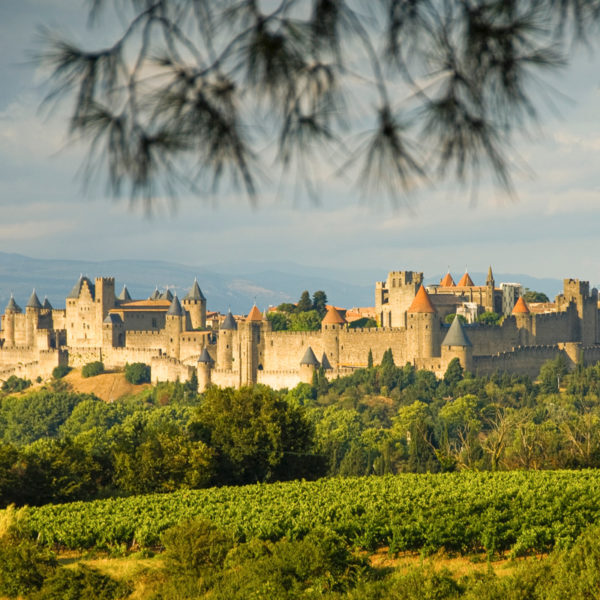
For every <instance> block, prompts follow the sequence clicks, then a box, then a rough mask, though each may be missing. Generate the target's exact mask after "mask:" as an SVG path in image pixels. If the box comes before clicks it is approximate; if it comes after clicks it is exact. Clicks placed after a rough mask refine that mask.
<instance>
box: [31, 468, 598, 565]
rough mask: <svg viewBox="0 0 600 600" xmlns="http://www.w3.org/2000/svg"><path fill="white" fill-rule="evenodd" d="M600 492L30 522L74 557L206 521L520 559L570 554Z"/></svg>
mask: <svg viewBox="0 0 600 600" xmlns="http://www.w3.org/2000/svg"><path fill="white" fill-rule="evenodd" d="M599 489H600V473H598V472H596V471H553V472H550V471H544V472H503V473H473V472H466V473H454V474H442V475H412V474H406V475H396V476H385V477H363V478H347V479H341V478H333V479H322V480H319V481H316V482H303V481H295V482H290V483H277V484H258V485H250V486H245V487H223V488H213V489H206V490H193V491H192V490H188V491H179V492H175V493H172V494H153V495H146V496H132V497H129V498H112V499H108V500H98V501H92V502H74V503H70V504H62V505H46V506H42V507H39V508H32V509H30V519H29V522H30V525H31V527H32V533H33V534H34V535H36V536H37V538H38V540H39V541H40V542H42V543H44V544H48V545H57V546H62V547H66V548H73V549H76V548H81V549H82V548H93V547H96V548H109V547H114V546H116V545H128V546H131V545H136V546H154V545H157V544H158V543H159V541H160V535H161V532H163V531H164V530H165V529H167V528H169V527H171V526H172V525H174V524H176V523H179V522H182V521H185V520H188V519H191V518H194V517H206V518H208V519H210V520H212V521H213V522H214V523H216V524H217V525H219V526H221V527H223V528H226V529H229V530H230V531H233V532H234V533H235V534H236V535H237V536H238V538H239V539H240V540H245V539H250V538H255V537H257V538H261V539H270V540H277V539H280V538H283V537H287V538H289V539H297V538H301V537H303V536H304V535H305V534H306V533H307V532H309V531H310V530H312V529H314V528H315V527H323V526H324V527H328V528H330V529H332V530H334V531H336V532H337V533H339V534H341V535H342V536H344V538H346V539H347V540H348V541H349V542H350V543H352V544H353V545H354V546H356V547H361V548H366V549H374V548H377V547H382V546H389V547H390V549H391V551H404V550H420V551H423V552H425V553H429V552H435V551H436V550H438V549H441V548H444V549H446V550H448V551H457V552H462V553H467V552H471V551H481V550H484V551H487V552H490V553H491V552H495V551H511V552H512V554H513V555H521V554H525V553H528V552H534V551H535V552H543V551H547V550H550V549H552V548H554V547H562V546H569V545H570V544H571V543H572V542H573V540H574V539H575V538H576V537H577V536H578V535H579V533H580V532H581V531H582V530H583V529H584V528H585V527H586V526H587V525H589V524H591V523H593V522H597V521H598V519H599V518H600V494H599V493H598V490H599Z"/></svg>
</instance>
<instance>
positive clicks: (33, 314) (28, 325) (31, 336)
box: [25, 289, 42, 348]
mask: <svg viewBox="0 0 600 600" xmlns="http://www.w3.org/2000/svg"><path fill="white" fill-rule="evenodd" d="M41 310H42V303H41V302H40V299H39V298H38V297H37V294H36V293H35V289H34V290H33V292H32V293H31V296H30V297H29V301H28V302H27V304H26V305H25V345H26V346H27V347H28V348H31V347H32V346H34V345H35V334H36V331H37V329H38V322H39V318H40V312H41Z"/></svg>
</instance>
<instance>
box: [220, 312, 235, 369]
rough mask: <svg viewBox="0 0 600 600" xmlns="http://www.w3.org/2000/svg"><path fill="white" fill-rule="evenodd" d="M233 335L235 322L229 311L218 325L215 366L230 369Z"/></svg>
mask: <svg viewBox="0 0 600 600" xmlns="http://www.w3.org/2000/svg"><path fill="white" fill-rule="evenodd" d="M234 336H237V323H236V322H235V319H234V318H233V315H232V314H231V311H229V312H228V313H227V316H226V317H225V320H224V321H223V322H222V323H221V326H220V327H219V337H218V339H217V367H218V368H219V369H226V370H228V371H230V370H231V368H232V365H233V341H234Z"/></svg>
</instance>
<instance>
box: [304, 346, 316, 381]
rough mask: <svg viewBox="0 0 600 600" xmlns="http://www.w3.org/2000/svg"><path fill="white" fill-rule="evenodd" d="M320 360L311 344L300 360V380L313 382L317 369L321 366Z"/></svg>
mask: <svg viewBox="0 0 600 600" xmlns="http://www.w3.org/2000/svg"><path fill="white" fill-rule="evenodd" d="M319 366H320V365H319V361H318V360H317V357H316V356H315V353H314V352H313V349H312V348H311V347H310V346H309V347H308V348H307V349H306V352H305V353H304V356H303V357H302V360H301V361H300V373H299V375H300V381H301V382H302V383H309V384H310V383H312V381H313V377H314V375H315V372H316V370H317V369H318V368H319Z"/></svg>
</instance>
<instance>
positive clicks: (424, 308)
mask: <svg viewBox="0 0 600 600" xmlns="http://www.w3.org/2000/svg"><path fill="white" fill-rule="evenodd" d="M406 329H407V341H408V355H409V356H410V355H412V356H413V357H414V358H432V357H433V356H439V355H440V340H439V333H440V332H439V319H438V317H437V314H436V312H435V308H434V307H433V304H432V303H431V299H430V298H429V294H428V293H427V290H426V289H425V287H424V286H421V287H420V288H419V290H418V292H417V294H416V296H415V298H414V300H413V301H412V304H411V305H410V306H409V308H408V311H407V313H406Z"/></svg>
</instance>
